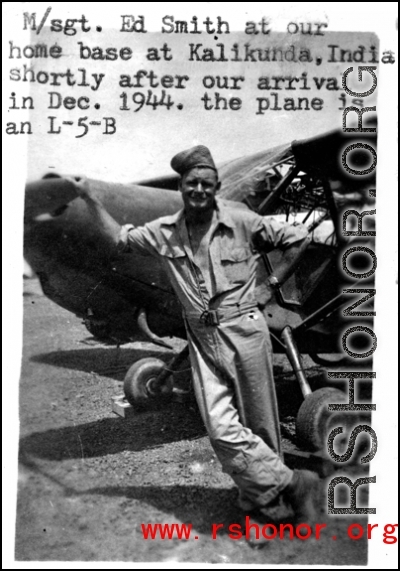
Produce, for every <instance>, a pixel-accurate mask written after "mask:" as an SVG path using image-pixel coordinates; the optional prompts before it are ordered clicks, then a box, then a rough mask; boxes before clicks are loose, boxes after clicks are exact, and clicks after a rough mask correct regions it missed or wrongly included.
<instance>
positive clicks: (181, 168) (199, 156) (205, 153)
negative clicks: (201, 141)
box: [171, 145, 217, 175]
mask: <svg viewBox="0 0 400 571" xmlns="http://www.w3.org/2000/svg"><path fill="white" fill-rule="evenodd" d="M171 167H172V168H173V169H174V171H176V172H177V173H179V174H180V175H183V174H184V173H186V172H187V171H189V170H191V169H194V168H195V167H207V168H209V169H213V170H214V171H215V172H217V169H216V166H215V163H214V161H213V158H212V156H211V153H210V151H209V150H208V149H207V147H204V146H203V145H198V146H197V147H192V148H191V149H188V150H187V151H182V152H180V153H178V154H177V155H175V156H174V158H173V159H172V161H171Z"/></svg>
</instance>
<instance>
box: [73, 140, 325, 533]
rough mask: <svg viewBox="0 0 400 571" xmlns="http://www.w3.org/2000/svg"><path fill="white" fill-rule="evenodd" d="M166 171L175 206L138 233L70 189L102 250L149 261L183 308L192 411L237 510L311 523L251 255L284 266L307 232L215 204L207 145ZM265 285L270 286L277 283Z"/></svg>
mask: <svg viewBox="0 0 400 571" xmlns="http://www.w3.org/2000/svg"><path fill="white" fill-rule="evenodd" d="M171 166H172V168H173V169H174V170H175V171H176V172H178V173H179V174H180V176H181V180H180V191H181V193H182V199H183V204H184V208H183V209H182V210H181V211H179V212H178V213H177V214H175V215H172V216H166V217H163V218H159V219H157V220H154V221H152V222H150V223H148V224H146V225H145V226H143V227H139V228H134V227H132V226H123V227H120V226H119V224H118V223H117V222H116V221H115V220H114V219H113V218H112V217H111V216H110V215H109V214H108V213H107V212H106V211H105V209H104V207H103V206H102V204H101V202H100V201H99V200H98V198H97V197H96V196H95V194H94V193H92V192H91V189H90V185H88V184H87V183H86V182H85V181H81V183H78V184H77V190H78V192H79V194H80V196H81V197H82V198H83V199H84V200H86V202H87V205H88V207H89V208H90V210H91V212H92V213H93V216H94V217H95V218H96V220H97V222H98V224H99V226H100V227H101V229H102V231H103V233H105V234H106V235H107V236H108V238H109V240H110V242H111V243H113V244H115V245H116V246H118V248H119V250H120V251H126V250H129V249H135V250H137V251H140V252H141V253H147V254H150V255H152V256H156V257H158V259H159V260H160V262H161V263H162V265H163V267H164V269H165V270H166V272H167V274H168V276H169V279H170V281H171V284H172V286H173V288H174V290H175V293H176V295H177V297H178V299H179V301H180V302H181V305H182V308H183V315H184V320H185V325H186V331H187V337H188V343H189V351H190V360H191V366H192V377H193V386H194V391H195V395H196V399H197V403H198V406H199V409H200V412H201V415H202V418H203V420H204V423H205V426H206V428H207V432H208V435H209V437H210V441H211V444H212V446H213V448H214V450H215V452H216V454H217V456H218V458H219V460H220V462H221V464H222V467H223V469H224V471H225V472H227V473H229V474H230V475H231V477H232V478H233V480H234V481H235V482H236V484H237V486H238V488H239V494H240V505H241V507H242V508H243V509H244V510H246V511H250V510H256V511H257V513H258V515H261V516H263V515H264V516H265V517H268V508H270V507H271V506H274V505H276V504H277V503H278V501H279V499H280V498H281V497H283V498H284V499H286V500H287V501H288V502H289V503H290V504H291V505H292V507H293V509H294V511H295V514H296V516H297V518H298V520H301V523H307V522H309V523H310V522H311V521H312V520H314V519H315V512H314V506H313V498H312V494H313V488H315V486H316V484H317V482H318V477H317V476H316V475H315V474H313V473H311V472H308V471H303V470H301V471H294V472H293V471H292V470H290V469H289V468H288V467H287V466H285V464H284V463H283V462H282V459H281V447H280V430H279V416H278V408H277V402H276V396H275V388H274V379H273V369H272V348H271V342H270V336H269V331H268V327H267V324H266V322H265V319H264V316H263V314H262V313H261V312H260V311H259V310H258V308H257V301H256V299H255V295H254V287H255V277H256V276H255V274H256V263H257V259H258V258H259V256H260V252H263V251H264V252H266V251H269V250H272V249H273V248H281V249H283V250H285V251H287V252H288V256H287V257H288V258H289V257H291V258H293V256H294V255H296V252H298V251H300V250H301V249H302V248H303V247H304V243H305V241H307V240H308V237H307V230H306V229H305V227H303V226H296V227H293V226H290V225H288V224H280V223H278V222H276V221H267V220H265V219H264V218H262V217H261V216H259V215H257V214H255V213H253V212H251V211H249V210H245V209H242V208H236V207H235V208H234V207H232V206H229V205H228V204H226V203H224V202H223V201H220V200H218V199H217V198H216V193H217V192H218V190H219V188H220V186H221V183H220V182H219V180H218V172H217V169H216V167H215V164H214V161H213V159H212V156H211V154H210V152H209V150H208V149H207V148H206V147H203V146H197V147H194V148H192V149H189V150H187V151H183V152H181V153H179V154H178V155H176V156H175V157H174V158H173V159H172V161H171ZM279 271H280V275H284V273H285V268H284V267H283V268H280V269H279ZM269 285H270V287H271V288H274V287H277V286H279V276H278V275H276V276H270V278H269Z"/></svg>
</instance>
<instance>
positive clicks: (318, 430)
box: [281, 326, 346, 451]
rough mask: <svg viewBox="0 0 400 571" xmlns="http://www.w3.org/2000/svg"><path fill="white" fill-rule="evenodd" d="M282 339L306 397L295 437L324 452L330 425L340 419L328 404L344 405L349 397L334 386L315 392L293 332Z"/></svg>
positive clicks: (286, 332) (307, 446) (311, 447)
mask: <svg viewBox="0 0 400 571" xmlns="http://www.w3.org/2000/svg"><path fill="white" fill-rule="evenodd" d="M281 339H282V342H283V344H284V345H285V348H286V354H287V357H288V359H289V361H290V364H291V365H292V367H293V371H294V374H295V375H296V378H297V380H298V382H299V385H300V390H301V392H302V394H303V397H304V402H303V403H302V405H301V406H300V409H299V412H298V413H297V418H296V436H297V438H298V439H299V441H300V442H301V444H302V445H303V446H304V447H306V448H308V449H309V450H313V451H314V450H321V449H322V448H323V447H324V446H326V441H327V435H328V433H329V431H330V426H331V425H332V421H333V419H334V418H336V417H337V415H335V414H334V413H331V412H330V411H329V410H328V404H335V403H341V402H345V401H346V395H345V394H344V393H343V392H342V391H339V390H338V389H335V388H332V387H324V388H322V389H318V390H316V391H314V392H312V390H311V387H310V384H309V382H308V380H307V377H306V374H305V372H304V368H303V365H302V363H301V356H300V353H299V350H298V348H297V345H296V342H295V340H294V337H293V333H292V329H291V328H290V327H289V326H288V327H285V329H284V330H283V331H282V334H281Z"/></svg>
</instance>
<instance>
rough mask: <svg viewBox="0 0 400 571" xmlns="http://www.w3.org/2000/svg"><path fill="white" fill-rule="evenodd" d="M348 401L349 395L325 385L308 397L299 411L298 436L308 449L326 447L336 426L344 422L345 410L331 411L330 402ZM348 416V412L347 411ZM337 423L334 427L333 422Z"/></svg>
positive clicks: (297, 419) (297, 421) (314, 449)
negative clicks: (329, 408) (329, 436)
mask: <svg viewBox="0 0 400 571" xmlns="http://www.w3.org/2000/svg"><path fill="white" fill-rule="evenodd" d="M346 401H347V402H348V396H347V395H345V393H343V392H342V391H339V390H338V389H335V388H332V387H324V388H323V389H318V390H316V391H314V392H313V393H312V394H311V395H309V396H308V397H306V398H305V399H304V401H303V403H302V405H301V407H300V409H299V412H298V413H297V418H296V436H297V439H298V441H299V443H300V444H301V445H302V446H303V447H305V448H306V449H307V450H312V451H316V450H321V449H323V448H324V447H326V441H327V436H328V434H329V432H330V430H332V428H335V427H336V426H340V425H341V424H342V422H341V420H340V418H341V417H343V416H344V415H346V413H345V412H340V411H338V412H330V411H329V410H328V404H335V403H341V402H346ZM347 416H349V415H348V413H347ZM333 423H334V424H335V426H334V427H333V426H332V424H333Z"/></svg>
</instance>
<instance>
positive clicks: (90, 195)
mask: <svg viewBox="0 0 400 571" xmlns="http://www.w3.org/2000/svg"><path fill="white" fill-rule="evenodd" d="M65 178H66V180H68V181H69V182H70V183H71V184H73V185H74V188H75V190H76V193H77V194H78V196H80V197H81V198H82V199H83V200H85V202H86V205H87V207H88V209H89V212H90V214H91V215H92V216H93V219H94V220H95V221H96V224H97V226H98V228H99V230H100V231H101V233H102V236H103V238H104V239H105V240H106V241H107V242H108V244H109V245H111V246H114V247H115V246H116V245H117V244H118V241H119V234H120V230H121V226H120V225H119V224H118V222H117V221H116V220H114V218H113V217H112V216H111V215H110V214H109V213H108V212H107V210H106V209H105V208H104V206H103V204H102V201H101V199H100V197H99V194H98V192H96V190H95V189H94V188H93V185H92V184H90V182H89V180H88V179H87V178H86V177H85V176H70V177H65Z"/></svg>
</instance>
